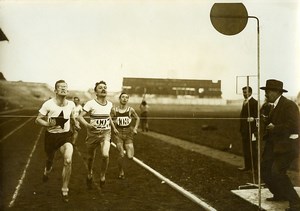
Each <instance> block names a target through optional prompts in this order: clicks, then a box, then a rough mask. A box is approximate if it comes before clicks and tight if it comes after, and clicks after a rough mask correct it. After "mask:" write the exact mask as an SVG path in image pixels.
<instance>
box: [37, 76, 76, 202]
mask: <svg viewBox="0 0 300 211" xmlns="http://www.w3.org/2000/svg"><path fill="white" fill-rule="evenodd" d="M54 92H55V97H54V98H52V99H50V100H47V101H46V102H45V103H44V104H43V105H42V107H41V109H40V110H39V114H38V116H37V118H36V120H35V122H36V123H37V124H38V125H41V126H44V127H46V128H47V130H46V132H45V152H46V156H47V160H46V167H45V169H44V174H43V181H44V182H46V181H48V178H49V173H50V172H51V170H52V164H53V159H54V155H55V152H56V151H57V150H58V149H59V151H60V152H61V153H62V156H63V158H64V166H63V171H62V180H63V184H62V188H61V191H62V197H63V201H64V202H68V200H69V198H68V193H69V188H68V184H69V181H70V176H71V164H72V155H73V145H72V144H71V141H72V132H71V130H70V128H71V126H70V122H71V121H72V122H71V123H72V124H74V125H75V127H77V129H80V126H79V123H78V122H77V120H76V119H75V118H74V113H73V110H74V108H75V104H74V102H72V101H69V100H67V99H66V96H67V93H68V86H67V83H66V82H65V81H64V80H59V81H57V82H56V83H55V90H54Z"/></svg>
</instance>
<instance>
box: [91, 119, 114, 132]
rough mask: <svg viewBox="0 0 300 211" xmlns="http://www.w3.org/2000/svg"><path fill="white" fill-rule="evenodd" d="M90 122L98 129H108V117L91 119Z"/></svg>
mask: <svg viewBox="0 0 300 211" xmlns="http://www.w3.org/2000/svg"><path fill="white" fill-rule="evenodd" d="M91 124H92V125H93V126H96V127H97V128H98V129H104V130H106V129H110V121H109V118H106V119H91Z"/></svg>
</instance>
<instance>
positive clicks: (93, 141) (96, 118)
mask: <svg viewBox="0 0 300 211" xmlns="http://www.w3.org/2000/svg"><path fill="white" fill-rule="evenodd" d="M94 91H95V93H96V99H93V100H90V101H88V102H87V103H86V104H85V105H84V107H83V111H82V112H81V114H80V115H79V116H78V120H79V121H80V122H81V123H82V124H83V125H84V126H85V127H86V128H87V137H86V146H87V151H88V176H87V179H86V182H87V186H88V188H92V184H93V163H94V158H95V153H96V149H97V147H98V146H100V151H101V157H102V160H101V169H100V187H103V185H104V184H105V174H106V171H107V167H108V162H109V149H110V138H111V126H112V127H113V128H114V130H116V129H115V126H114V124H113V122H112V121H111V117H110V112H111V108H112V103H111V102H110V101H108V100H106V96H107V86H106V83H105V82H104V81H100V82H98V83H96V85H95V88H94ZM86 114H88V115H89V116H90V121H89V122H87V121H86V120H85V119H84V116H85V115H86Z"/></svg>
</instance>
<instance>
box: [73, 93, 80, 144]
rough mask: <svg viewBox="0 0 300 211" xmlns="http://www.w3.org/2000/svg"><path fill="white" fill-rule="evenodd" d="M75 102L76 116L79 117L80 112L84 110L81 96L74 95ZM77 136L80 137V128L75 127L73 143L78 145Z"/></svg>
mask: <svg viewBox="0 0 300 211" xmlns="http://www.w3.org/2000/svg"><path fill="white" fill-rule="evenodd" d="M73 102H74V103H75V108H74V117H75V118H77V117H78V116H79V114H80V113H81V112H82V106H81V105H80V99H79V97H74V98H73ZM77 138H78V130H77V129H76V128H73V137H72V144H73V145H76V141H77Z"/></svg>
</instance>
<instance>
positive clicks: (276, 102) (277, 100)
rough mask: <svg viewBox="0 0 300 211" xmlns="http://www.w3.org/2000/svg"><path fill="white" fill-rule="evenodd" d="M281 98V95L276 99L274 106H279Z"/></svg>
mask: <svg viewBox="0 0 300 211" xmlns="http://www.w3.org/2000/svg"><path fill="white" fill-rule="evenodd" d="M280 98H281V95H280V96H279V97H278V98H277V99H276V100H275V102H274V103H273V105H274V108H275V107H276V106H277V104H278V102H279V99H280Z"/></svg>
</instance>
